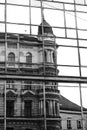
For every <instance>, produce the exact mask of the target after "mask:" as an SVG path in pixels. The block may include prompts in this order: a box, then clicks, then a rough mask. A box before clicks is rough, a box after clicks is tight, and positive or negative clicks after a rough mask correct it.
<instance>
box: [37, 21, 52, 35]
mask: <svg viewBox="0 0 87 130" xmlns="http://www.w3.org/2000/svg"><path fill="white" fill-rule="evenodd" d="M42 26H43V33H46V34H48V33H49V34H53V31H52V27H51V26H50V25H49V24H48V23H47V22H46V20H45V19H43V22H42V23H41V24H40V25H39V27H38V35H42Z"/></svg>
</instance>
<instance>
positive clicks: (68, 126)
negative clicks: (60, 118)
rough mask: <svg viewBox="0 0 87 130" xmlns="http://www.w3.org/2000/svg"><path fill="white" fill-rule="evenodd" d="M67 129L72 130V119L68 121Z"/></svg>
mask: <svg viewBox="0 0 87 130" xmlns="http://www.w3.org/2000/svg"><path fill="white" fill-rule="evenodd" d="M67 129H72V127H71V120H70V119H68V120H67Z"/></svg>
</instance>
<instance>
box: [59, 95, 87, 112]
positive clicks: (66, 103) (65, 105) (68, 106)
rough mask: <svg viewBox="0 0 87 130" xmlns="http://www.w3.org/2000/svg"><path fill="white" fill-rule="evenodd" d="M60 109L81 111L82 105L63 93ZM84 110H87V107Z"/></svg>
mask: <svg viewBox="0 0 87 130" xmlns="http://www.w3.org/2000/svg"><path fill="white" fill-rule="evenodd" d="M60 110H66V111H77V112H81V107H80V106H79V105H77V104H75V103H73V102H71V101H70V100H68V99H67V98H65V97H63V96H62V95H61V96H60ZM83 110H84V111H87V109H86V108H83Z"/></svg>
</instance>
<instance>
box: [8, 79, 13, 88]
mask: <svg viewBox="0 0 87 130" xmlns="http://www.w3.org/2000/svg"><path fill="white" fill-rule="evenodd" d="M6 88H9V89H13V88H14V80H7V87H6Z"/></svg>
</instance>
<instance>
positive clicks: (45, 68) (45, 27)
mask: <svg viewBox="0 0 87 130" xmlns="http://www.w3.org/2000/svg"><path fill="white" fill-rule="evenodd" d="M38 39H39V40H40V43H41V44H42V45H41V46H40V47H39V55H40V59H39V62H40V64H41V63H42V68H41V67H40V74H41V75H44V76H47V77H49V76H57V75H58V69H57V63H56V61H57V55H56V50H57V44H56V43H55V35H54V34H53V30H52V27H51V26H50V25H49V24H48V23H47V22H46V20H45V19H43V22H42V23H41V24H40V25H39V27H38ZM38 95H39V100H40V106H41V108H44V96H43V89H41V88H39V90H38ZM44 109H45V113H44V111H41V115H44V114H46V126H47V130H52V129H54V130H59V129H60V116H59V90H58V85H57V83H56V82H52V81H46V82H45V108H44ZM41 128H42V130H43V129H44V128H43V125H42V124H41Z"/></svg>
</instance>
